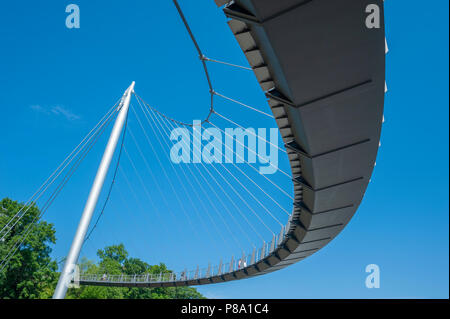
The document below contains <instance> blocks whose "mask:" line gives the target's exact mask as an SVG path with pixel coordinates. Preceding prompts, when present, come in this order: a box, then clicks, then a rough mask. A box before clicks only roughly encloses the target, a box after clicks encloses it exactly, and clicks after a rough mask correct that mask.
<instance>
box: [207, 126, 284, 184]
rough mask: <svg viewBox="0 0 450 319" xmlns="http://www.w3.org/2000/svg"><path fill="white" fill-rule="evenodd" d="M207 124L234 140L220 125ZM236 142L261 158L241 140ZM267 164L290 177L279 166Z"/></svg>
mask: <svg viewBox="0 0 450 319" xmlns="http://www.w3.org/2000/svg"><path fill="white" fill-rule="evenodd" d="M208 123H209V124H211V125H212V126H214V127H215V128H217V129H218V130H220V131H221V132H222V133H224V134H225V135H227V136H228V137H231V138H232V139H233V140H235V138H234V137H232V136H231V135H230V134H228V133H227V132H226V131H224V130H222V129H221V128H220V127H218V126H217V125H215V124H214V123H212V122H208ZM236 142H237V143H239V144H240V145H242V146H243V147H244V148H246V149H247V150H248V151H250V152H252V153H253V154H255V155H256V156H257V157H258V158H259V159H261V156H260V155H259V154H258V153H256V152H255V151H254V150H252V149H250V148H249V147H248V146H247V145H245V144H243V143H242V142H241V141H239V140H237V139H236ZM269 165H270V166H271V167H272V168H275V169H276V170H277V171H279V172H280V173H282V174H283V175H285V176H286V177H288V178H289V179H292V176H291V175H289V174H288V173H286V172H285V171H283V170H282V169H281V168H279V167H277V166H275V165H273V164H272V163H269Z"/></svg>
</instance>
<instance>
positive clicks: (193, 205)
mask: <svg viewBox="0 0 450 319" xmlns="http://www.w3.org/2000/svg"><path fill="white" fill-rule="evenodd" d="M138 103H139V101H138ZM139 106H140V107H141V110H142V111H143V112H144V108H143V107H142V105H141V104H140V103H139ZM144 115H145V117H146V118H147V121H148V123H149V125H150V126H151V128H152V130H153V132H154V133H155V135H157V133H156V131H155V130H154V128H153V127H154V126H156V127H157V129H158V131H159V135H162V134H161V130H160V128H159V126H158V123H156V122H155V120H154V119H153V117H151V119H152V122H153V124H154V125H151V123H150V121H149V119H148V117H147V114H146V113H145V112H144ZM158 141H159V143H160V146H161V148H162V149H164V146H163V145H162V143H161V141H160V140H158ZM166 143H167V141H166ZM169 161H170V160H169ZM170 164H171V166H172V168H173V170H174V171H175V174H176V176H177V178H178V181H179V183H180V185H181V186H182V188H183V190H184V192H185V193H186V195H187V198H188V200H189V202H190V203H191V205H192V207H193V208H194V211H195V212H196V214H197V215H198V216H199V217H200V219H201V214H200V213H199V211H198V209H197V206H196V205H195V204H194V201H193V200H192V198H191V196H190V194H189V192H188V190H187V189H186V188H185V186H184V183H183V181H182V180H181V178H180V176H179V175H178V172H177V170H176V168H175V166H174V165H173V163H172V161H170ZM182 172H183V174H184V176H185V177H186V180H187V181H188V183H189V185H190V187H191V188H192V190H193V191H194V194H195V195H196V196H197V197H198V199H200V197H199V196H198V193H197V191H196V189H195V188H194V187H193V185H192V183H191V181H190V180H189V179H188V178H187V175H186V173H185V172H184V170H182ZM207 214H208V215H209V212H207ZM186 217H187V218H188V219H189V217H188V215H187V216H186ZM209 217H210V219H211V221H212V222H213V225H214V227H216V229H217V231H218V234H219V235H220V237H221V239H222V240H223V241H224V243H225V245H227V246H228V243H227V241H226V240H225V238H224V237H223V234H222V233H221V231H220V228H219V227H217V224H216V223H215V222H214V220H213V219H212V218H211V216H210V215H209ZM189 222H190V219H189Z"/></svg>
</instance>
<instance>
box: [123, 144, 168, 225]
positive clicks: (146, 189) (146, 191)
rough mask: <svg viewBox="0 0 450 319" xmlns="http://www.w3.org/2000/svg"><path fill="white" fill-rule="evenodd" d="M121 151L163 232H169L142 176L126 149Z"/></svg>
mask: <svg viewBox="0 0 450 319" xmlns="http://www.w3.org/2000/svg"><path fill="white" fill-rule="evenodd" d="M123 150H124V152H125V155H126V156H127V158H128V161H129V162H130V164H131V167H132V168H133V171H134V173H135V174H136V176H137V177H138V179H139V182H140V183H141V185H142V188H143V190H144V193H145V194H146V195H147V198H148V200H149V202H150V204H151V206H152V207H153V211H156V214H157V215H158V219H159V220H160V221H161V224H162V225H163V227H164V230H165V231H166V232H169V228H168V227H167V225H166V223H165V222H164V219H163V218H162V216H161V213H160V211H159V209H158V208H157V207H156V205H155V202H154V201H153V200H152V196H151V195H150V192H149V190H148V188H147V186H146V185H145V183H144V180H143V179H142V176H141V175H140V174H139V171H138V170H137V168H136V165H135V163H134V161H133V159H132V158H131V156H130V154H129V153H128V151H127V148H126V147H124V148H123Z"/></svg>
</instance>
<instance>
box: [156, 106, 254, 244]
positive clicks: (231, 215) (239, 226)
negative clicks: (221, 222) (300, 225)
mask: <svg viewBox="0 0 450 319" xmlns="http://www.w3.org/2000/svg"><path fill="white" fill-rule="evenodd" d="M155 116H156V115H155ZM167 122H168V123H170V122H169V121H167ZM164 125H165V126H166V128H168V126H167V125H166V124H165V123H164ZM173 128H174V126H172V129H173ZM168 129H169V131H170V128H168ZM197 158H198V157H197ZM201 164H202V166H203V167H204V168H205V170H206V171H207V172H208V173H209V174H210V176H211V177H212V178H213V179H215V177H214V175H212V174H211V173H210V172H209V171H208V170H207V169H206V166H205V164H204V163H201ZM195 168H196V169H197V171H198V172H199V174H200V176H201V177H202V179H203V180H204V181H205V183H206V184H207V185H208V187H209V189H210V190H211V191H212V192H213V193H214V195H215V196H216V198H217V199H218V200H219V203H220V204H221V205H222V206H223V207H224V209H225V211H226V212H227V213H228V214H229V215H230V217H231V218H232V219H233V221H234V222H235V223H236V225H237V226H238V228H239V229H240V230H241V232H242V233H243V234H244V236H245V237H247V239H248V241H249V243H250V245H252V246H254V244H253V243H252V241H251V240H250V237H249V236H248V234H247V233H246V232H245V231H244V229H243V228H242V226H241V225H240V224H239V223H238V222H237V220H236V218H235V217H234V215H233V214H232V213H231V212H230V210H229V208H228V207H227V206H226V205H225V204H224V203H223V201H222V199H221V198H220V196H219V195H218V194H217V192H216V190H215V189H214V187H212V185H211V184H210V183H209V181H208V179H207V178H206V177H205V176H204V175H203V174H202V172H201V170H200V169H199V168H198V167H197V166H195ZM191 174H192V176H193V177H194V178H195V179H196V180H197V183H198V184H199V185H200V187H201V188H202V189H203V187H202V186H201V184H200V183H199V182H198V179H197V177H196V176H195V174H194V172H192V170H191ZM215 181H216V183H217V184H218V185H219V186H220V184H219V183H218V182H217V180H216V179H215ZM203 192H204V193H206V191H205V190H204V189H203ZM208 199H209V198H208ZM209 200H210V199H209ZM230 200H231V198H230ZM210 201H211V200H210ZM233 204H234V206H235V208H236V209H237V210H239V208H238V207H237V205H236V204H235V203H234V202H233ZM212 206H213V207H215V209H216V210H217V211H219V210H218V209H217V207H216V206H215V205H212ZM240 213H241V214H242V215H243V213H242V212H240ZM244 217H245V215H244ZM247 222H248V220H247ZM248 223H249V225H250V226H252V225H251V224H250V222H248Z"/></svg>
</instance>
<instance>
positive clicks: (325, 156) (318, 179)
mask: <svg viewBox="0 0 450 319" xmlns="http://www.w3.org/2000/svg"><path fill="white" fill-rule="evenodd" d="M215 2H216V4H217V5H218V6H219V7H223V11H224V13H225V15H226V16H227V17H228V18H229V20H228V24H229V27H230V29H231V31H232V33H233V34H234V36H235V37H236V40H237V41H238V43H239V45H240V47H241V49H242V51H243V53H244V54H245V56H246V57H247V59H248V62H249V63H250V65H251V67H252V69H253V72H254V74H255V76H256V78H257V79H258V81H259V83H260V85H261V88H262V90H263V91H264V92H265V94H266V96H267V101H268V103H269V105H270V107H271V109H272V112H273V115H274V117H275V119H276V122H277V125H278V127H279V129H280V132H281V135H282V137H283V140H284V143H285V147H286V150H287V154H288V157H289V161H290V165H291V170H292V176H293V180H292V182H293V185H294V193H295V201H294V202H293V203H292V210H293V214H292V216H291V218H290V220H289V222H288V224H287V225H286V226H285V227H284V228H283V229H282V231H281V233H280V234H279V235H278V236H275V237H274V238H273V240H272V241H271V242H270V243H267V244H265V245H264V247H262V248H261V249H258V250H256V249H255V250H254V251H253V252H252V253H251V255H249V256H247V257H246V258H245V263H243V264H241V265H240V267H236V265H235V263H234V262H233V261H231V262H230V263H227V264H220V265H219V266H218V267H211V266H209V267H208V268H205V269H196V270H194V271H191V272H186V271H185V272H182V273H181V274H178V275H175V274H170V275H164V276H152V275H139V276H125V275H122V276H106V277H105V276H102V275H81V278H80V283H81V284H86V285H98V286H127V287H168V286H195V285H204V284H211V283H220V282H225V281H232V280H239V279H245V278H249V277H254V276H259V275H264V274H267V273H270V272H273V271H277V270H280V269H283V268H285V267H288V266H290V265H292V264H294V263H296V262H299V261H301V260H303V259H305V258H306V257H308V256H310V255H312V254H314V253H315V252H317V251H318V250H320V249H321V248H323V247H324V246H325V245H327V244H328V243H329V242H330V241H331V240H333V239H334V238H335V237H336V236H337V235H338V234H339V233H340V232H341V231H342V230H343V228H344V227H345V226H346V225H347V223H348V222H349V221H350V219H351V218H352V217H353V215H354V214H355V212H356V210H357V209H358V207H359V205H360V203H361V201H362V199H363V196H364V194H365V191H366V188H367V186H368V184H369V181H370V178H371V175H372V172H373V168H374V165H375V162H376V157H377V152H378V149H379V143H380V134H381V127H382V122H383V109H384V96H385V31H384V20H383V17H384V12H383V1H382V0H339V1H336V0H321V1H314V0H284V1H273V0H235V1H231V2H229V1H224V0H216V1H215ZM370 4H376V5H378V6H379V8H380V9H381V10H382V12H381V17H382V23H381V26H380V28H373V29H369V28H367V27H366V25H365V20H366V17H367V13H366V7H367V6H368V5H370ZM243 260H244V259H243Z"/></svg>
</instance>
